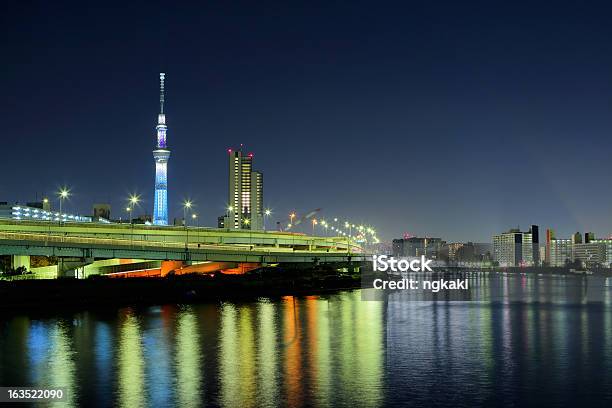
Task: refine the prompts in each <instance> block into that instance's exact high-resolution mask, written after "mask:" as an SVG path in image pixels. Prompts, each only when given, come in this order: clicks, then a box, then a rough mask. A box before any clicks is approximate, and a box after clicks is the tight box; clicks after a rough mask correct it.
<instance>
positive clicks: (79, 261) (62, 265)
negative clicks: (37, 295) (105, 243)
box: [57, 258, 94, 278]
mask: <svg viewBox="0 0 612 408" xmlns="http://www.w3.org/2000/svg"><path fill="white" fill-rule="evenodd" d="M93 262H94V260H93V259H92V258H59V259H58V263H57V277H58V278H62V277H68V278H84V277H85V266H87V265H89V264H91V263H93Z"/></svg>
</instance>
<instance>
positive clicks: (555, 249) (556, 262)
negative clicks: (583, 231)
mask: <svg viewBox="0 0 612 408" xmlns="http://www.w3.org/2000/svg"><path fill="white" fill-rule="evenodd" d="M546 244H547V247H548V251H549V254H550V255H549V258H548V259H547V263H548V265H549V266H565V265H567V264H568V263H570V262H572V261H573V259H574V258H573V254H572V251H573V246H574V244H573V243H572V240H571V239H565V238H553V239H551V240H550V241H548V242H547V243H546Z"/></svg>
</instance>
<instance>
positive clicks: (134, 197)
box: [128, 194, 140, 224]
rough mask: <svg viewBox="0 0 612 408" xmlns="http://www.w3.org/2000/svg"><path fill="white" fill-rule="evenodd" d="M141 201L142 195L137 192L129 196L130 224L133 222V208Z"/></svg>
mask: <svg viewBox="0 0 612 408" xmlns="http://www.w3.org/2000/svg"><path fill="white" fill-rule="evenodd" d="M139 202H140V196H139V195H137V194H132V195H130V197H129V198H128V203H129V204H128V207H129V210H128V211H129V213H130V224H131V223H132V210H134V208H135V207H136V206H137V205H138V203H139Z"/></svg>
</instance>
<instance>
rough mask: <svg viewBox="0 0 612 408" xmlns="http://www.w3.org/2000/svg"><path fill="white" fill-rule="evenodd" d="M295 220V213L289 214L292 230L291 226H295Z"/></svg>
mask: <svg viewBox="0 0 612 408" xmlns="http://www.w3.org/2000/svg"><path fill="white" fill-rule="evenodd" d="M294 218H295V213H294V212H292V213H291V214H289V228H291V225H293V219H294Z"/></svg>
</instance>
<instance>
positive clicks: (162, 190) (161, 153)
mask: <svg viewBox="0 0 612 408" xmlns="http://www.w3.org/2000/svg"><path fill="white" fill-rule="evenodd" d="M165 77H166V74H164V73H163V72H162V73H160V74H159V90H160V92H159V115H157V127H156V130H157V145H156V147H155V150H153V158H154V159H155V203H154V207H153V224H155V225H168V159H169V158H170V150H168V145H167V143H166V132H167V130H168V128H167V127H166V115H165V114H164V80H165Z"/></svg>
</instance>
